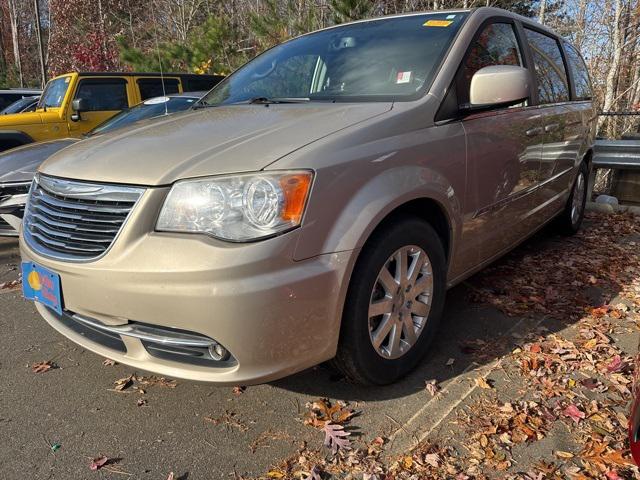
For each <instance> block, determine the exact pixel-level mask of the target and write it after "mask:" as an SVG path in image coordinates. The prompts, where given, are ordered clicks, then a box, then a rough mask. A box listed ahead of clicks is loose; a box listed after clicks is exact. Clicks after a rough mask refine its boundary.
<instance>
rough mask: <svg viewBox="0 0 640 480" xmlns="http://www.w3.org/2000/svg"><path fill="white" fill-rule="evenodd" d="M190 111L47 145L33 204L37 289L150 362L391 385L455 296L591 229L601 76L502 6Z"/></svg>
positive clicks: (110, 346)
mask: <svg viewBox="0 0 640 480" xmlns="http://www.w3.org/2000/svg"><path fill="white" fill-rule="evenodd" d="M194 108H195V110H194V111H192V112H189V113H186V114H183V115H180V116H179V117H173V118H167V119H164V120H162V121H157V122H154V123H153V125H144V126H141V127H140V128H136V129H128V130H127V131H126V132H116V133H111V134H107V135H102V136H100V137H98V138H95V139H90V140H87V141H86V142H82V143H78V144H76V145H72V146H70V147H68V148H66V149H65V150H64V151H61V152H58V153H57V154H54V156H53V157H51V158H49V159H48V160H47V161H46V162H45V163H44V164H43V165H42V166H41V167H40V171H39V173H38V175H37V176H36V179H35V182H34V185H33V187H32V189H31V193H30V198H29V202H28V205H27V212H26V214H25V222H24V229H23V231H22V234H21V235H22V238H21V253H22V259H23V264H22V269H23V278H24V279H25V282H24V294H25V297H26V298H28V299H33V300H35V301H36V307H37V310H38V311H39V312H40V314H41V315H42V316H43V317H44V319H45V320H46V321H47V322H48V323H49V324H50V325H51V326H53V327H54V328H55V329H57V330H58V331H59V332H61V333H62V334H64V335H66V336H67V337H69V338H70V339H71V340H73V341H74V342H77V343H79V344H81V345H82V346H83V347H85V348H87V349H89V350H93V351H95V352H97V353H99V354H101V355H104V356H106V357H109V358H113V359H115V360H117V361H119V362H122V363H124V364H127V365H131V366H132V367H134V368H140V369H143V370H148V371H152V372H156V373H158V374H161V375H168V376H172V377H181V378H187V379H194V380H200V381H209V382H215V383H220V384H235V385H246V384H251V383H258V382H265V381H270V380H273V379H276V378H280V377H283V376H286V375H289V374H292V373H294V372H296V371H299V370H302V369H305V368H307V367H310V366H312V365H315V364H318V363H320V362H323V361H326V360H332V361H333V364H334V365H335V366H336V367H337V368H339V369H340V370H341V371H342V372H344V374H346V375H347V377H348V378H350V379H353V380H355V381H357V382H361V383H365V384H386V383H390V382H393V381H395V380H398V379H399V378H401V377H402V376H403V375H406V374H407V373H408V372H409V371H410V370H411V369H412V368H414V367H415V366H416V364H417V363H418V362H420V361H421V359H422V358H423V357H424V355H425V354H426V352H427V351H428V349H429V345H430V344H431V342H432V340H433V339H434V337H435V336H436V334H437V329H438V322H439V320H440V317H441V314H442V311H443V307H444V299H445V290H446V289H447V288H448V287H451V286H452V285H455V284H457V283H459V282H461V281H462V280H463V279H465V278H467V277H468V276H469V275H471V274H473V273H474V272H476V271H477V270H479V269H481V268H482V267H484V266H485V265H487V264H488V263H490V262H491V261H493V260H494V259H496V258H498V257H499V256H501V255H503V254H504V253H505V252H507V251H509V250H510V249H511V248H513V247H514V246H515V245H516V244H518V243H519V242H522V241H523V240H524V239H526V238H527V237H528V236H530V235H531V234H532V233H533V232H535V231H536V230H538V229H539V228H541V227H542V226H543V225H545V224H546V223H548V222H550V221H551V220H555V221H556V222H557V226H558V228H560V229H562V230H563V231H564V232H566V233H569V234H570V233H574V232H576V231H577V230H578V229H579V228H580V224H581V222H582V218H583V212H584V205H585V199H586V192H585V184H586V179H587V177H588V173H589V165H590V158H591V151H592V144H593V136H594V123H593V120H594V118H595V113H594V108H593V105H592V102H591V87H590V83H589V77H588V74H587V69H586V66H585V64H584V62H583V60H582V58H581V57H580V55H579V54H578V52H577V51H576V50H575V49H574V48H573V47H572V46H570V45H569V44H568V43H567V42H566V41H565V40H563V39H561V38H560V37H559V36H557V35H556V34H554V33H553V32H552V31H551V30H549V29H547V28H545V27H543V26H541V25H539V24H537V23H535V22H533V21H532V20H530V19H527V18H524V17H520V16H517V15H514V14H511V13H509V12H506V11H504V10H500V9H495V8H479V9H474V10H454V11H444V12H443V11H438V12H434V13H419V14H408V15H399V16H393V17H387V18H379V19H373V20H367V21H361V22H356V23H351V24H343V25H339V26H335V27H331V28H328V29H325V30H321V31H318V32H314V33H310V34H307V35H303V36H301V37H298V38H296V39H293V40H290V41H288V42H286V43H283V44H282V45H279V46H276V47H275V48H273V49H271V50H268V51H267V52H265V53H263V54H262V55H260V56H258V57H257V58H255V59H254V60H252V61H251V62H249V63H247V64H246V65H245V66H243V67H242V68H240V69H238V70H237V71H236V72H235V73H234V74H232V75H231V76H229V77H227V78H226V79H225V80H224V81H223V82H221V83H220V84H219V85H217V86H216V87H215V88H214V89H213V90H212V91H211V92H209V93H208V94H207V95H206V96H205V97H204V98H203V99H202V100H201V101H200V102H199V105H197V106H196V107H194ZM550 152H551V153H552V154H553V155H551V154H550Z"/></svg>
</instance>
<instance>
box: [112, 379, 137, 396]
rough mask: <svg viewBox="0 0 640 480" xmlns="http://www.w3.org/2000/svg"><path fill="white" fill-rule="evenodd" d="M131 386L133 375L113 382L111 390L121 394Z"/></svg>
mask: <svg viewBox="0 0 640 480" xmlns="http://www.w3.org/2000/svg"><path fill="white" fill-rule="evenodd" d="M131 385H133V375H129V376H128V377H123V378H119V379H118V380H116V381H115V382H113V390H115V391H116V392H122V391H124V390H126V389H127V388H129V387H130V386H131Z"/></svg>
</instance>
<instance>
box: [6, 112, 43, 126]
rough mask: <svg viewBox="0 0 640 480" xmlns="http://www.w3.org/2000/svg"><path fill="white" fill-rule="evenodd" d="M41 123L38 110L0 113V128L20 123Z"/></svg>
mask: <svg viewBox="0 0 640 480" xmlns="http://www.w3.org/2000/svg"><path fill="white" fill-rule="evenodd" d="M40 123H42V116H41V115H40V113H39V112H23V113H9V114H7V115H0V130H10V129H12V128H14V127H19V126H20V125H36V124H40Z"/></svg>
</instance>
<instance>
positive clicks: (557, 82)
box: [525, 28, 569, 104]
mask: <svg viewBox="0 0 640 480" xmlns="http://www.w3.org/2000/svg"><path fill="white" fill-rule="evenodd" d="M525 32H527V41H528V42H529V46H530V47H531V51H532V53H533V62H534V64H535V69H536V79H537V81H538V99H539V101H540V103H542V104H545V103H558V102H566V101H568V100H569V85H568V83H567V72H566V70H565V68H564V62H563V60H562V52H561V51H560V45H559V44H558V41H557V40H556V39H554V38H551V37H549V36H547V35H544V34H542V33H539V32H536V31H534V30H529V29H528V28H525Z"/></svg>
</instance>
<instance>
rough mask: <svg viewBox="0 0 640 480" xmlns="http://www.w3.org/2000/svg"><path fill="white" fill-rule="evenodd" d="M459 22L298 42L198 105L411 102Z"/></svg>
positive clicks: (400, 22)
mask: <svg viewBox="0 0 640 480" xmlns="http://www.w3.org/2000/svg"><path fill="white" fill-rule="evenodd" d="M465 17H466V13H455V14H452V13H435V14H421V15H411V16H404V17H396V18H388V19H382V20H372V21H366V22H360V23H355V24H351V25H345V26H339V27H335V28H330V29H328V30H323V31H320V32H316V33H312V34H310V35H305V36H302V37H299V38H296V39H294V40H291V41H289V42H286V43H283V44H281V45H278V46H276V47H275V48H272V49H271V50H268V51H267V52H265V53H264V54H262V55H260V56H258V57H257V58H255V59H254V60H252V61H251V62H249V63H247V64H246V65H245V66H243V67H241V68H240V69H239V70H238V71H237V72H235V73H234V74H233V75H231V76H230V77H227V78H226V79H225V80H224V81H223V82H222V83H220V84H219V85H218V86H216V87H215V88H214V89H213V90H212V91H211V92H209V94H207V95H206V96H205V97H204V99H203V101H202V103H203V104H204V105H212V106H215V105H228V104H233V103H242V102H248V101H251V100H255V99H273V100H277V99H282V100H283V101H286V100H293V99H298V100H304V101H306V100H309V101H312V100H323V101H376V100H378V101H396V100H410V99H415V98H417V96H419V95H421V94H422V92H423V89H425V88H426V87H428V86H429V84H430V83H431V80H432V78H433V75H434V74H435V70H436V68H437V67H438V65H439V63H440V61H441V59H442V57H443V56H444V54H445V52H446V50H447V48H448V47H449V45H450V44H451V42H452V40H453V38H454V36H455V34H456V33H457V31H458V30H459V29H460V26H461V25H462V22H463V21H464V18H465Z"/></svg>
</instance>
